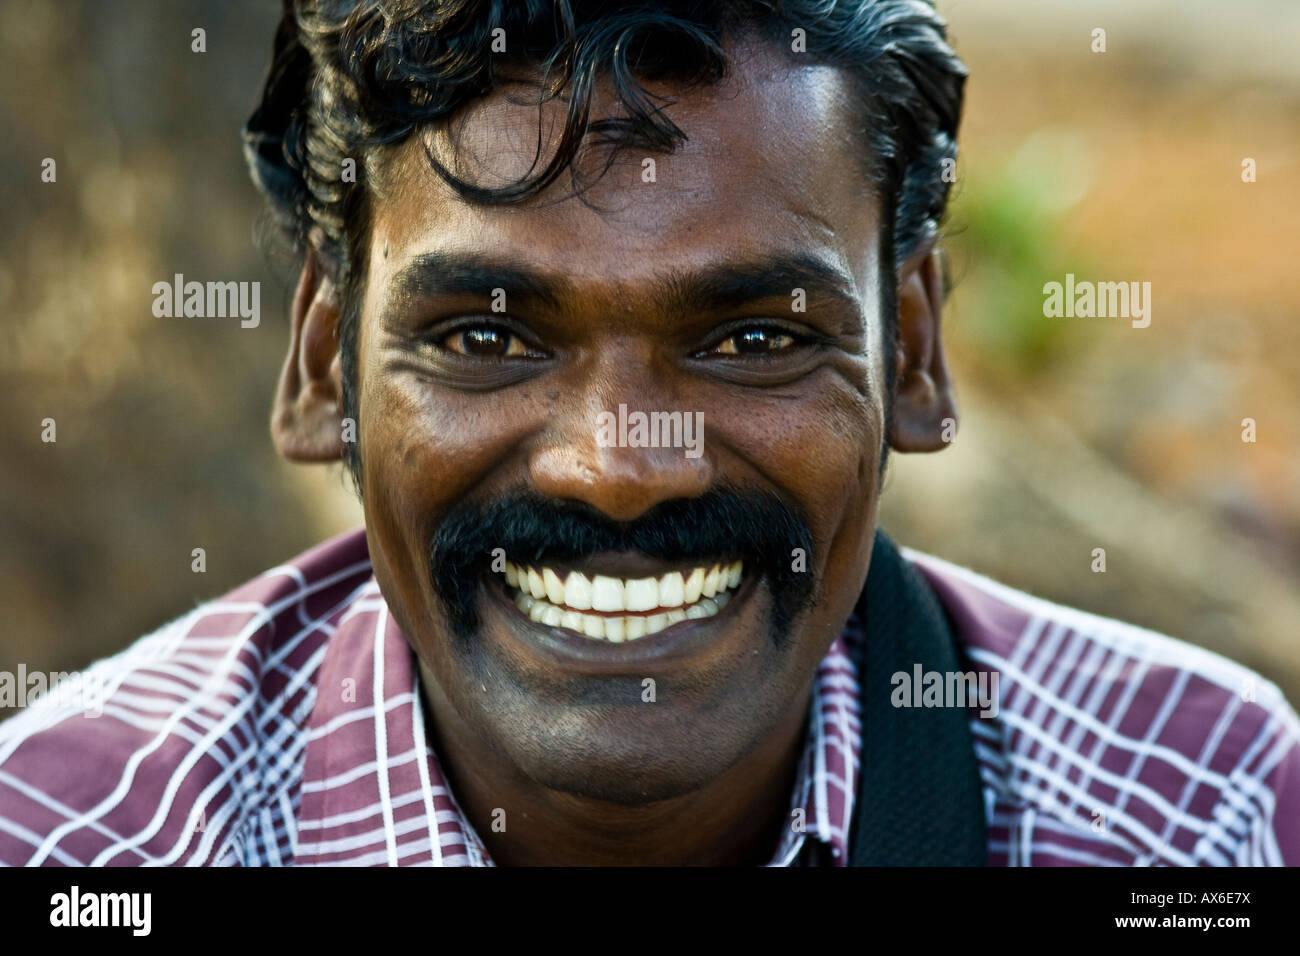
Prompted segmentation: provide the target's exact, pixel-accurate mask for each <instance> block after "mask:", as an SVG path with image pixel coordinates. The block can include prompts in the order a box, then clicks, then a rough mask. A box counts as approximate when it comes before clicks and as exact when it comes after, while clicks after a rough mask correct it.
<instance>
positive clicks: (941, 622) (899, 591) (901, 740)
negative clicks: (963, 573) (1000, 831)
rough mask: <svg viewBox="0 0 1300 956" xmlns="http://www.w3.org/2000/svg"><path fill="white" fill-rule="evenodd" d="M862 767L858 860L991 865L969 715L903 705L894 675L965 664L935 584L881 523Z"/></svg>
mask: <svg viewBox="0 0 1300 956" xmlns="http://www.w3.org/2000/svg"><path fill="white" fill-rule="evenodd" d="M856 613H857V615H858V619H859V620H860V621H861V622H862V625H863V631H864V635H865V640H864V641H863V645H862V654H861V656H860V657H859V659H858V675H859V680H860V685H861V693H862V697H861V705H862V769H861V773H860V775H859V778H858V793H857V797H856V804H855V809H854V813H853V824H852V827H851V829H850V833H849V864H850V865H851V866H985V865H987V862H988V836H987V832H986V828H985V823H984V798H983V792H982V788H981V786H980V778H979V767H978V764H977V762H976V758H975V744H974V739H973V737H972V735H971V731H970V726H969V723H968V721H969V715H968V713H967V711H966V710H965V709H964V708H961V707H895V706H893V704H892V703H891V697H892V696H893V693H894V689H895V684H894V682H893V680H892V678H893V675H894V674H896V673H898V672H900V671H902V672H904V673H907V674H908V675H911V674H913V672H914V668H915V666H916V665H917V664H920V665H921V667H922V670H923V671H925V672H929V671H937V672H939V673H941V674H945V675H946V674H948V673H949V672H952V671H956V670H959V669H960V668H959V664H958V660H957V651H956V641H955V638H954V636H953V631H952V627H951V625H950V624H949V622H948V619H947V618H946V616H945V615H944V612H943V608H942V607H941V606H940V605H939V602H938V599H937V598H936V597H935V595H934V592H933V591H932V590H931V589H930V587H929V585H927V584H926V582H925V580H924V579H923V578H922V577H921V575H920V573H919V572H918V571H916V569H914V568H913V567H912V566H911V565H910V564H908V562H907V561H906V560H905V559H904V558H903V556H902V555H901V554H899V552H898V548H897V547H896V546H895V545H894V543H893V541H892V540H890V538H889V537H888V535H886V534H885V533H884V532H883V531H877V532H876V540H875V547H874V550H873V552H872V557H871V567H870V570H869V571H868V573H867V583H866V587H865V588H863V591H862V596H861V597H859V599H858V604H857V610H856Z"/></svg>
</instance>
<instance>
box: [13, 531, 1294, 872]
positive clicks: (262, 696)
mask: <svg viewBox="0 0 1300 956" xmlns="http://www.w3.org/2000/svg"><path fill="white" fill-rule="evenodd" d="M905 556H906V557H907V558H908V559H909V560H910V561H912V562H913V563H914V564H915V566H916V567H917V568H918V569H919V570H920V571H921V572H922V573H923V575H924V576H925V578H926V579H927V580H928V581H929V582H930V584H931V586H932V587H933V588H934V589H935V592H936V594H937V596H938V597H939V599H940V601H941V603H942V604H943V605H944V607H945V608H946V609H947V611H948V613H949V615H950V617H951V618H952V620H953V621H954V624H955V626H956V629H957V633H958V639H959V643H960V645H961V646H960V648H959V650H960V651H961V653H962V654H963V656H964V665H963V666H969V667H970V669H972V670H988V671H997V672H998V674H999V677H1000V690H1001V697H1000V704H999V711H998V714H997V716H996V717H987V718H981V717H979V716H977V715H976V714H975V713H974V712H973V711H972V716H971V727H972V730H973V733H974V744H975V748H976V752H977V756H978V759H979V763H980V768H981V774H982V777H983V786H984V794H985V807H986V816H987V822H988V825H989V839H990V844H989V853H990V862H992V863H994V864H1003V865H1031V864H1032V865H1051V864H1058V865H1077V864H1085V865H1148V864H1155V863H1164V864H1174V865H1186V864H1196V863H1204V864H1277V863H1289V864H1292V865H1295V864H1300V725H1298V723H1297V718H1296V715H1295V713H1294V712H1293V711H1292V710H1291V708H1290V707H1289V706H1287V704H1286V702H1285V701H1284V700H1283V699H1282V697H1281V695H1280V693H1279V692H1278V690H1277V688H1276V687H1274V686H1273V685H1272V684H1270V683H1268V682H1266V681H1264V680H1263V679H1262V678H1259V677H1258V676H1256V675H1254V674H1252V673H1251V672H1249V671H1247V670H1245V669H1244V668H1241V667H1239V666H1237V665H1235V664H1233V663H1231V662H1229V661H1227V660H1224V659H1223V658H1221V657H1218V656H1216V655H1213V654H1210V653H1209V652H1206V651H1203V650H1199V649H1197V648H1194V647H1192V646H1190V645H1187V644H1183V643H1180V642H1177V641H1174V640H1172V639H1170V638H1166V637H1163V636H1161V635H1157V634H1153V633H1151V632H1149V631H1143V630H1140V629H1138V628H1134V627H1129V626H1128V625H1124V624H1120V623H1118V622H1115V621H1109V620H1105V619H1102V618H1097V617H1093V616H1091V615H1086V614H1082V613H1080V612H1077V611H1072V610H1070V609H1068V608H1062V607H1060V606H1058V605H1053V604H1050V603H1048V602H1045V601H1040V600H1037V599H1034V598H1031V597H1029V596H1027V595H1024V594H1020V593H1019V592H1016V591H1012V590H1010V589H1008V588H1004V587H1002V586H1000V585H997V584H995V583H993V582H991V581H988V580H986V579H983V578H980V577H978V576H976V575H974V574H972V573H971V572H969V571H965V570H963V569H960V568H956V567H953V566H952V565H949V564H946V563H944V562H942V561H939V560H938V559H935V558H931V557H928V556H925V555H920V554H917V553H915V552H910V551H907V552H905ZM860 640H861V633H860V630H859V628H858V627H857V623H856V621H855V620H853V619H852V618H850V620H849V622H848V623H847V625H846V627H845V629H844V632H843V634H842V635H841V637H840V638H838V639H837V640H836V641H835V642H834V644H833V645H832V647H831V649H830V652H829V653H828V654H827V656H826V658H825V659H824V660H823V661H822V663H821V665H820V667H819V669H818V672H817V676H816V681H815V684H814V695H813V700H812V703H811V711H812V712H811V720H810V722H809V732H808V738H807V743H806V745H805V750H804V754H803V759H802V760H801V762H800V767H799V772H798V776H797V780H796V783H795V787H794V791H793V793H792V795H791V803H790V806H791V809H792V810H794V809H795V808H800V807H802V808H803V809H804V811H805V813H804V818H805V820H806V832H799V831H797V830H796V829H794V828H791V829H790V831H789V832H788V833H785V834H784V836H783V838H782V840H781V842H780V845H779V846H778V847H777V848H776V851H775V853H774V855H773V858H772V860H771V863H770V865H774V866H785V865H819V864H829V865H844V863H845V862H846V860H847V857H848V824H849V821H850V820H851V819H852V810H853V795H854V793H855V789H856V781H857V776H858V765H859V760H860V756H859V744H860V741H859V737H860V734H861V727H860V723H859V720H858V713H859V711H858V683H857V675H856V672H855V670H854V666H853V663H852V661H851V659H850V655H849V653H847V652H848V650H849V649H851V648H852V647H853V646H854V642H855V641H860ZM416 675H417V668H416V666H415V661H414V657H413V655H412V652H411V650H410V648H409V646H408V645H407V643H406V641H405V639H404V638H403V637H402V635H401V633H400V632H399V631H398V629H397V627H396V625H395V624H394V623H393V621H392V619H391V616H390V615H389V611H388V606H387V604H386V603H385V601H384V599H383V597H382V595H381V594H380V592H379V588H378V586H377V584H376V582H375V580H374V577H373V574H372V573H371V569H370V564H369V561H368V558H367V554H366V544H365V536H364V533H363V532H361V531H356V532H351V533H349V534H346V535H342V536H340V537H338V538H335V539H333V540H331V541H328V542H326V543H325V544H322V545H320V546H318V547H316V548H314V549H312V550H311V551H309V552H307V553H306V554H304V555H302V556H300V557H299V558H298V559H296V560H294V561H293V562H291V563H289V564H286V565H282V566H280V567H277V568H273V569H271V570H270V571H268V572H266V573H265V574H264V575H261V576H260V577H258V578H257V579H255V580H253V581H251V582H249V583H248V584H246V585H244V586H243V587H241V588H239V589H237V590H235V591H234V592H232V593H230V594H228V595H226V596H225V597H223V598H221V599H220V600H217V601H214V602H211V603H208V604H205V605H202V606H200V607H198V608H196V609H195V610H194V611H192V612H190V613H189V614H187V615H185V616H184V617H182V618H180V619H179V620H177V621H174V622H172V623H171V624H169V625H167V626H165V627H163V628H161V629H160V630H158V631H156V632H154V633H153V634H151V635H149V636H147V637H145V638H143V639H141V640H140V641H138V642H136V643H135V644H134V645H132V646H131V647H130V648H128V649H127V650H126V651H124V652H122V653H121V654H118V655H116V656H114V657H111V658H108V659H106V660H104V661H101V662H99V663H97V664H95V665H94V666H93V667H92V668H90V669H89V670H88V671H86V672H85V673H83V674H82V675H77V676H75V677H74V678H73V679H72V680H71V682H70V689H71V690H72V691H76V689H77V687H78V685H79V684H82V685H85V686H91V685H93V686H94V687H96V688H103V695H104V696H103V700H102V714H101V715H100V716H98V717H94V718H90V717H86V716H84V714H83V711H84V710H85V708H84V707H79V706H78V705H77V704H67V705H57V703H56V705H49V706H43V707H30V708H28V709H27V710H26V711H24V712H23V713H21V714H19V715H18V716H17V717H15V718H13V719H11V720H9V721H7V722H5V723H4V724H0V863H3V864H15V865H16V864H68V865H77V864H92V865H104V864H118V865H123V864H125V865H129V864H153V865H163V864H187V865H202V864H208V865H226V866H231V865H246V866H247V865H273V866H274V865H289V864H293V865H385V864H387V865H420V864H423V865H442V866H465V865H470V866H473V865H491V860H490V858H489V856H488V854H487V852H486V850H485V849H484V847H483V844H482V842H481V841H480V839H479V837H478V835H477V834H476V833H475V831H474V828H473V826H472V825H471V824H470V823H469V822H468V820H467V819H466V818H465V816H464V815H463V814H462V813H461V811H460V809H459V807H458V806H457V804H456V800H455V797H454V796H453V795H452V793H451V792H450V790H449V789H448V787H447V785H446V782H445V780H444V778H443V775H442V772H441V769H440V767H439V764H438V759H437V756H436V754H434V752H433V750H432V747H431V746H430V743H429V741H428V740H427V739H426V736H425V731H424V728H425V716H424V713H423V705H422V702H421V697H420V693H419V686H418V683H417V676H416ZM97 709H98V708H97Z"/></svg>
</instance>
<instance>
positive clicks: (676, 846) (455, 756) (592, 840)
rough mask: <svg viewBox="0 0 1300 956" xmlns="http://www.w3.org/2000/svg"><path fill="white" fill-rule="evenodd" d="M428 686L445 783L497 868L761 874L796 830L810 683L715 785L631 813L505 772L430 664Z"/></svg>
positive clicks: (508, 769)
mask: <svg viewBox="0 0 1300 956" xmlns="http://www.w3.org/2000/svg"><path fill="white" fill-rule="evenodd" d="M421 677H422V681H421V682H422V684H423V686H424V694H425V699H426V701H427V702H428V711H427V712H428V713H429V714H431V715H432V719H431V720H430V725H431V726H430V727H429V728H428V733H429V735H430V739H431V740H432V741H434V747H435V750H436V752H437V754H438V759H439V762H440V765H441V769H442V771H443V775H444V776H445V777H446V779H447V782H448V785H449V786H450V788H451V790H452V792H453V793H454V794H455V797H456V802H457V803H458V804H459V805H460V807H461V810H462V812H463V813H464V814H465V816H466V818H467V819H468V820H469V822H470V823H471V824H472V825H473V827H474V829H475V831H476V832H477V833H478V835H479V838H480V839H481V840H482V841H483V843H484V845H485V846H486V848H487V851H488V853H489V854H491V856H492V860H493V862H495V863H496V864H497V865H499V866H627V865H637V866H754V865H762V864H764V863H767V862H768V861H770V860H771V858H772V855H773V854H774V853H775V851H776V848H777V845H778V842H779V839H780V837H781V835H782V832H783V830H784V828H785V827H788V826H790V816H789V813H790V793H791V790H792V788H793V787H794V781H795V774H796V771H797V769H798V761H799V758H800V756H801V755H802V753H803V743H804V734H805V731H806V724H807V712H808V704H809V699H810V696H811V693H812V685H811V682H810V683H809V685H808V687H807V688H806V690H805V692H804V693H802V694H800V695H799V697H798V699H797V700H795V701H792V702H791V705H790V707H788V708H787V710H786V712H785V713H784V714H783V715H782V719H781V721H780V722H779V723H778V725H777V727H776V729H775V730H774V731H773V732H772V733H771V734H769V736H768V738H767V739H766V740H764V741H763V742H762V743H761V744H760V745H759V746H757V747H755V748H754V749H753V750H752V751H750V752H749V753H748V754H746V755H745V756H744V757H743V758H742V759H741V760H739V761H738V762H736V763H735V764H733V765H732V766H731V767H730V768H728V769H727V770H726V771H725V772H724V773H723V774H722V775H721V776H719V777H718V778H717V779H716V780H713V781H711V782H710V783H709V784H708V785H706V786H705V787H703V788H700V789H698V790H695V791H692V792H690V793H687V794H683V795H682V796H679V797H674V798H672V799H668V800H660V801H656V802H654V803H646V804H636V805H626V804H614V803H609V802H607V801H603V800H598V799H594V798H590V797H585V796H581V795H575V794H571V793H563V792H560V791H556V790H552V789H549V788H546V787H543V786H541V785H539V784H537V783H536V782H535V781H533V780H530V779H528V778H527V777H524V776H523V774H521V773H520V772H519V771H518V770H517V769H516V768H514V767H512V766H506V765H503V764H502V763H501V761H500V759H499V757H498V755H496V754H494V753H493V752H492V748H489V747H485V746H484V745H483V743H482V741H480V740H479V739H478V738H477V737H475V736H474V735H473V734H472V733H468V732H467V728H465V727H464V726H463V725H462V724H461V723H460V722H459V721H458V720H457V718H456V715H455V713H454V712H453V711H452V709H451V708H450V706H448V702H447V701H446V700H445V699H443V698H442V696H441V694H440V692H439V691H438V688H437V684H436V682H434V681H432V680H430V679H429V675H428V674H427V672H425V670H424V667H423V664H421ZM502 807H509V810H508V816H507V818H506V819H505V821H504V823H505V830H504V832H502V828H501V813H500V808H502ZM494 822H495V823H496V825H495V826H494Z"/></svg>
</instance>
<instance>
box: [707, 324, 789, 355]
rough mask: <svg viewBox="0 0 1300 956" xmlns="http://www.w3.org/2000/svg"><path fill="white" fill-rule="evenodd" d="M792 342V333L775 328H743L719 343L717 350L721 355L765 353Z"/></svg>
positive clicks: (777, 349)
mask: <svg viewBox="0 0 1300 956" xmlns="http://www.w3.org/2000/svg"><path fill="white" fill-rule="evenodd" d="M794 344H795V338H794V336H793V335H788V334H786V333H785V332H781V331H779V330H777V329H757V328H756V329H745V330H744V331H742V332H737V333H736V334H735V335H733V336H731V337H730V338H727V339H724V340H723V341H722V342H721V343H719V345H718V348H717V352H718V353H719V354H722V355H766V354H768V353H769V352H778V351H780V350H782V349H788V348H790V347H791V346H792V345H794Z"/></svg>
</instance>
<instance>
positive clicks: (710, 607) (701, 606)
mask: <svg viewBox="0 0 1300 956" xmlns="http://www.w3.org/2000/svg"><path fill="white" fill-rule="evenodd" d="M717 613H718V602H717V600H716V599H714V598H705V599H704V600H703V601H700V602H699V603H697V604H692V605H691V606H690V607H688V608H687V609H686V616H687V617H688V618H689V619H690V620H692V621H694V620H696V619H697V618H701V617H712V616H713V615H714V614H717Z"/></svg>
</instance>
